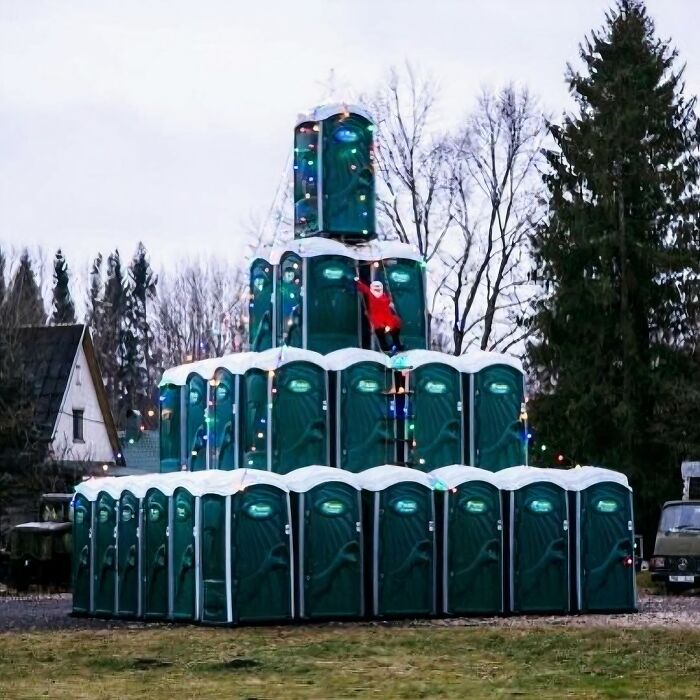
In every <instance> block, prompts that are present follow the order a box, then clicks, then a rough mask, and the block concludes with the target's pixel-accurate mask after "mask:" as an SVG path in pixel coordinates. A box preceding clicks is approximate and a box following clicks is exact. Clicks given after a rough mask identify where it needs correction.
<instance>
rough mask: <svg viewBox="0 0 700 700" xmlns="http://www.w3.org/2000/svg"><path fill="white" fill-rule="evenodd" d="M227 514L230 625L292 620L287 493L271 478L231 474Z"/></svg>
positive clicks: (259, 474)
mask: <svg viewBox="0 0 700 700" xmlns="http://www.w3.org/2000/svg"><path fill="white" fill-rule="evenodd" d="M235 479H236V487H235V492H234V493H233V495H232V496H231V514H230V518H231V520H230V527H231V530H230V567H231V568H230V576H231V587H230V591H231V593H230V595H231V602H230V609H231V612H230V616H231V617H232V619H233V621H234V622H236V623H240V622H263V621H273V620H290V619H292V618H293V616H294V593H293V590H294V589H293V556H292V542H291V537H292V534H291V514H290V504H289V492H288V489H287V487H286V485H285V484H284V482H283V481H282V480H281V479H280V478H279V477H276V476H275V475H274V474H268V473H266V472H259V471H255V470H238V471H237V472H235Z"/></svg>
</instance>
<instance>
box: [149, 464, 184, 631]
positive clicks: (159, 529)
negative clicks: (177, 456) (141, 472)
mask: <svg viewBox="0 0 700 700" xmlns="http://www.w3.org/2000/svg"><path fill="white" fill-rule="evenodd" d="M173 476H174V477H176V476H177V475H173ZM141 478H142V479H143V477H141ZM141 483H142V484H144V483H146V482H145V480H144V481H142V482H141ZM154 483H156V484H157V483H158V482H157V481H154ZM142 507H143V516H142V522H143V526H142V530H141V536H142V537H141V571H142V593H141V601H142V613H143V616H144V617H145V618H146V619H149V618H165V617H167V615H168V612H169V603H168V520H169V497H168V494H167V493H164V492H163V490H161V488H160V487H159V486H155V487H154V488H148V490H147V491H146V492H145V494H144V496H143V499H142Z"/></svg>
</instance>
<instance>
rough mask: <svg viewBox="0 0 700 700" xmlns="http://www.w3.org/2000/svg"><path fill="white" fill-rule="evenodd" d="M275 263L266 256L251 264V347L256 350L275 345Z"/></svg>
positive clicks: (249, 314) (249, 303) (249, 295)
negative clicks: (273, 302)
mask: <svg viewBox="0 0 700 700" xmlns="http://www.w3.org/2000/svg"><path fill="white" fill-rule="evenodd" d="M274 278H275V269H274V265H273V264H272V263H271V262H270V261H269V260H266V259H265V258H264V257H259V258H256V259H255V260H253V262H252V264H251V266H250V290H249V293H248V299H249V301H248V316H249V324H250V325H249V330H250V336H249V337H250V349H251V350H254V351H256V352H260V351H262V350H268V349H269V348H271V347H272V346H273V331H274V327H275V325H274V324H275V319H274V308H273V304H272V300H273V293H274V289H273V288H274Z"/></svg>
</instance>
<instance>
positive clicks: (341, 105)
mask: <svg viewBox="0 0 700 700" xmlns="http://www.w3.org/2000/svg"><path fill="white" fill-rule="evenodd" d="M348 113H350V114H359V115H360V116H361V117H364V118H365V119H368V120H369V121H373V119H372V117H371V115H370V113H369V112H368V111H367V108H366V107H363V106H362V105H357V104H350V103H349V102H338V103H334V104H327V105H319V106H318V107H314V108H313V109H312V110H310V111H309V112H307V113H301V114H299V115H297V120H296V123H295V124H294V127H295V128H296V127H297V126H299V125H300V124H305V123H306V122H320V121H323V120H324V119H328V117H333V116H335V115H336V114H348Z"/></svg>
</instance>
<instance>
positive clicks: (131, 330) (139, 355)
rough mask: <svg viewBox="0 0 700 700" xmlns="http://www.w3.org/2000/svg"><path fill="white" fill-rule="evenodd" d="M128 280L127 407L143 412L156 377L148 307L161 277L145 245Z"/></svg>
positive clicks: (141, 245)
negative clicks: (155, 271)
mask: <svg viewBox="0 0 700 700" xmlns="http://www.w3.org/2000/svg"><path fill="white" fill-rule="evenodd" d="M129 280H130V284H129V294H128V300H127V310H126V330H125V367H124V369H125V376H124V384H125V391H126V396H127V407H129V408H137V409H139V410H140V411H142V412H144V411H145V410H147V407H148V406H149V405H150V397H151V394H152V389H153V388H154V384H155V378H156V377H155V375H156V367H155V364H156V360H155V357H154V355H153V352H154V338H153V332H152V330H151V327H150V323H149V319H148V308H147V307H148V302H149V301H152V300H153V299H154V298H155V296H156V285H157V283H158V278H157V276H156V275H155V274H154V272H153V270H152V269H151V265H150V262H149V260H148V254H147V252H146V248H145V246H144V245H143V243H139V245H138V247H137V249H136V253H135V254H134V257H133V259H132V260H131V264H130V265H129Z"/></svg>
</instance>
